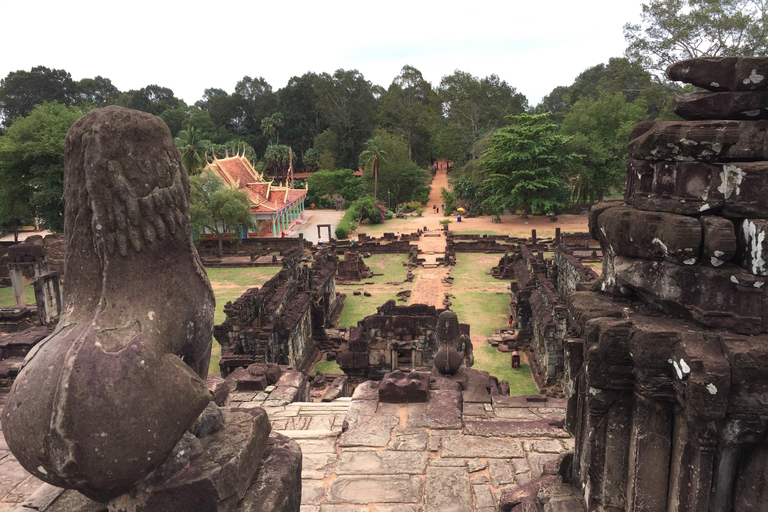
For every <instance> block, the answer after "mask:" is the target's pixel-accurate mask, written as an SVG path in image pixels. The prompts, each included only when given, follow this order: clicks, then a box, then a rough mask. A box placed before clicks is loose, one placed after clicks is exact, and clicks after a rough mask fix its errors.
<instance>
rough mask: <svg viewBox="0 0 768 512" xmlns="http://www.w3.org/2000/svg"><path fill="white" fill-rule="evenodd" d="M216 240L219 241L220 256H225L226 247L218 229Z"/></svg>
mask: <svg viewBox="0 0 768 512" xmlns="http://www.w3.org/2000/svg"><path fill="white" fill-rule="evenodd" d="M216 241H217V242H219V258H223V257H224V247H223V241H222V239H221V233H219V232H218V231H217V232H216Z"/></svg>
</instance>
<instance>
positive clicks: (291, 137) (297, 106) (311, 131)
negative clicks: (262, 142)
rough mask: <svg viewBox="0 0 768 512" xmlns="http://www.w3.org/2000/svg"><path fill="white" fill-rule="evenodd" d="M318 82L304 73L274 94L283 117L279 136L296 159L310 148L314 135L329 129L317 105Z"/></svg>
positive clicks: (311, 75) (315, 77) (311, 74)
mask: <svg viewBox="0 0 768 512" xmlns="http://www.w3.org/2000/svg"><path fill="white" fill-rule="evenodd" d="M317 81H318V77H317V75H316V74H314V73H306V74H304V75H302V76H300V77H298V76H294V77H292V78H291V79H290V80H288V84H286V86H285V87H283V88H282V89H280V90H279V91H277V97H278V101H277V110H278V112H281V113H282V114H283V116H284V117H285V124H284V126H283V128H282V130H281V132H280V134H281V136H282V138H283V142H284V143H285V144H288V145H290V146H291V147H293V149H294V151H296V153H298V156H299V157H301V156H302V155H303V154H304V153H305V152H306V151H307V150H308V149H309V148H311V147H312V145H313V140H314V138H315V136H317V135H318V134H320V133H321V132H322V131H323V130H325V129H326V128H327V127H328V124H327V122H326V121H325V120H324V119H323V116H322V114H321V112H320V108H319V107H318V104H317V102H318V97H317V93H316V92H315V86H316V83H317ZM305 165H306V162H305Z"/></svg>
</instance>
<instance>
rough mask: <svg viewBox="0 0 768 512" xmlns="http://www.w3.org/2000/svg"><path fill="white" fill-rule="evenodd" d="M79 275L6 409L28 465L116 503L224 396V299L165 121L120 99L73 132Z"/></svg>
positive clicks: (70, 179) (74, 272)
mask: <svg viewBox="0 0 768 512" xmlns="http://www.w3.org/2000/svg"><path fill="white" fill-rule="evenodd" d="M65 151H66V154H65V173H64V202H65V207H66V208H65V212H66V213H65V228H64V232H65V237H66V243H67V253H66V280H67V282H66V286H65V288H64V311H63V312H62V316H61V320H60V321H59V324H58V326H57V327H56V330H55V331H54V333H53V334H52V335H51V336H50V337H49V338H47V339H46V340H45V341H43V342H41V343H40V344H39V345H38V346H37V347H36V348H35V350H34V351H32V352H31V353H30V354H29V356H28V357H27V358H26V360H25V362H24V367H23V369H22V371H21V373H20V374H19V377H18V378H17V379H16V381H15V383H14V385H13V387H12V389H11V391H10V395H9V396H8V399H7V401H6V405H5V409H4V411H3V415H2V421H3V430H4V434H5V437H6V439H7V442H8V445H9V446H10V448H11V450H12V451H13V453H14V455H15V456H16V457H17V458H18V460H19V462H20V463H21V464H22V465H23V466H24V468H25V469H26V470H27V471H29V472H31V473H32V474H34V475H35V476H36V477H38V478H40V479H42V480H44V481H46V482H49V483H51V484H53V485H56V486H60V487H67V488H74V489H77V490H79V491H80V492H82V493H83V494H85V495H86V496H88V497H91V498H93V499H96V500H99V501H107V500H109V499H111V498H113V497H115V496H117V495H119V494H121V493H123V492H125V491H127V490H128V489H130V488H131V487H132V486H133V485H134V484H135V483H136V482H137V481H139V480H140V479H141V478H143V477H144V476H145V475H147V474H148V473H149V472H150V471H152V470H153V469H154V468H155V467H156V466H158V465H159V464H161V463H163V461H165V460H166V458H167V457H168V455H169V453H171V451H172V450H173V448H174V446H175V445H176V444H177V442H178V441H179V440H180V439H181V438H182V436H183V435H184V432H185V431H186V430H187V428H188V427H190V425H191V424H192V423H193V422H194V421H195V419H196V418H197V417H198V415H199V414H200V413H201V412H202V411H203V409H205V407H206V405H207V404H208V403H209V401H210V394H209V392H208V391H207V389H206V387H205V385H204V379H205V377H206V375H207V372H208V362H209V358H210V350H211V335H212V328H213V308H214V297H213V292H212V291H211V287H210V284H209V282H208V279H207V277H206V275H205V272H204V270H203V268H202V265H201V263H200V260H199V258H198V256H197V252H196V251H195V248H194V246H193V245H192V238H191V236H190V228H189V212H188V198H189V184H188V178H187V174H186V172H185V171H184V169H183V168H182V166H181V164H180V160H179V153H178V151H177V150H176V148H175V147H174V145H173V140H172V138H171V134H170V132H169V130H168V128H167V126H166V125H165V123H164V122H163V121H162V120H161V119H159V118H157V117H154V116H152V115H149V114H145V113H142V112H138V111H134V110H129V109H125V108H120V107H107V108H103V109H98V110H94V111H92V112H90V113H89V114H87V115H85V116H83V117H82V118H81V119H80V120H79V121H77V122H76V123H75V124H74V125H73V126H72V128H71V129H70V130H69V132H68V133H67V138H66V148H65Z"/></svg>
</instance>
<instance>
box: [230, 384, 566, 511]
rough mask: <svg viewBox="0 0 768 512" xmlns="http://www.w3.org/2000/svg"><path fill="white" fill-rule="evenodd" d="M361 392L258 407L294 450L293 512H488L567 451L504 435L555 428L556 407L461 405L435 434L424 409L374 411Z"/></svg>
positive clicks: (546, 439) (504, 400) (550, 442)
mask: <svg viewBox="0 0 768 512" xmlns="http://www.w3.org/2000/svg"><path fill="white" fill-rule="evenodd" d="M364 391H365V390H364V389H360V388H359V389H358V392H357V393H356V396H355V397H353V398H341V399H337V400H335V401H333V402H328V403H296V402H295V403H291V404H288V405H285V406H281V407H266V410H267V412H268V414H269V417H270V419H271V421H272V427H273V429H274V430H276V431H278V432H280V433H282V434H285V435H287V436H290V437H293V438H294V439H296V440H297V442H298V443H299V444H300V445H301V448H302V451H303V454H304V462H303V471H302V485H303V491H302V508H301V511H302V512H363V511H366V512H438V511H440V512H452V511H456V512H469V511H477V512H493V511H496V510H497V509H498V500H499V496H500V494H501V491H502V490H503V489H506V488H510V487H513V486H515V485H520V484H524V483H526V482H528V481H529V480H531V479H532V478H536V477H538V476H541V474H542V470H543V466H544V464H545V463H546V462H547V461H549V460H552V459H556V458H557V457H558V456H559V454H560V453H561V452H563V451H565V450H568V449H571V448H572V446H573V440H572V439H571V438H570V437H569V436H568V435H567V433H566V432H565V431H563V430H562V429H560V428H552V429H524V428H521V429H519V430H513V431H511V432H510V431H509V426H510V425H514V424H516V422H517V424H519V425H528V424H539V423H541V422H543V423H545V424H546V421H547V420H554V421H553V423H554V424H559V422H560V421H562V420H563V419H564V417H565V402H564V401H563V400H551V399H550V400H548V401H546V402H540V401H538V400H539V399H538V397H535V398H533V400H536V401H532V402H528V401H527V400H526V399H525V398H523V397H497V398H494V399H493V400H492V403H465V404H464V407H463V418H462V419H463V426H462V427H461V428H458V429H457V428H453V429H437V428H430V426H427V425H425V423H424V416H425V408H426V404H423V403H422V404H409V405H398V404H384V403H379V402H378V401H377V400H376V399H375V398H374V397H375V394H374V393H365V392H364ZM366 395H367V396H366ZM251 396H252V394H251ZM251 396H249V395H243V394H235V395H233V400H234V401H237V400H241V399H245V400H250V399H251ZM365 398H370V399H367V400H366V399H365ZM235 403H236V402H235ZM263 405H265V404H264V403H262V402H260V401H258V400H255V401H254V400H250V401H246V402H243V403H241V404H240V406H241V407H242V406H245V407H257V406H263ZM478 421H482V422H483V425H485V427H484V428H478V427H477V426H478V425H479V423H478ZM345 423H346V425H345ZM494 426H497V427H499V428H497V429H494ZM345 427H346V429H345Z"/></svg>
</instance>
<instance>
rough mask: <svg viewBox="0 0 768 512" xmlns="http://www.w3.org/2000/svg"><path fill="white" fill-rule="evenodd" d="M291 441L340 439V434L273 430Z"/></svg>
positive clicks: (335, 432) (330, 431) (327, 431)
mask: <svg viewBox="0 0 768 512" xmlns="http://www.w3.org/2000/svg"><path fill="white" fill-rule="evenodd" d="M272 432H276V433H278V434H282V435H284V436H286V437H290V438H291V439H322V438H325V437H338V435H339V433H340V432H337V431H335V430H273V431H272Z"/></svg>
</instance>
